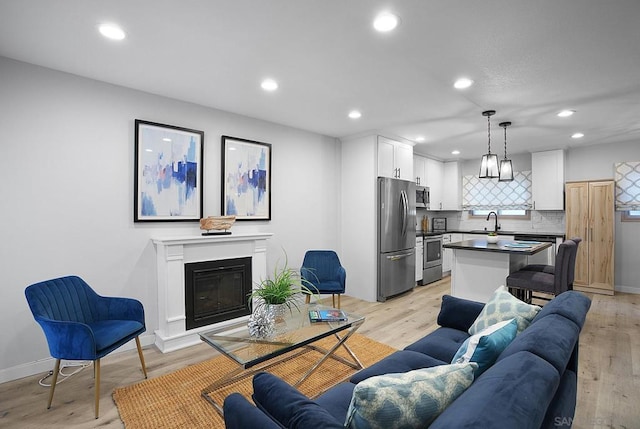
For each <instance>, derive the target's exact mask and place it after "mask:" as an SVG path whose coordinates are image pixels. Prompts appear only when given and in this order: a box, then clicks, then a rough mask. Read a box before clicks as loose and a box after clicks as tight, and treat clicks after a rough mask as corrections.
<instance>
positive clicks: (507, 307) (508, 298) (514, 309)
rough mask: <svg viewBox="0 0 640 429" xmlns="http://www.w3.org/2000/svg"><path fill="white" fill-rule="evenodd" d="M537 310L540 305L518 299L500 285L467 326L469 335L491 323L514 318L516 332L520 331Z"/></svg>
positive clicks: (525, 326)
mask: <svg viewBox="0 0 640 429" xmlns="http://www.w3.org/2000/svg"><path fill="white" fill-rule="evenodd" d="M539 311H540V307H538V306H537V305H531V304H527V303H526V302H522V301H520V300H519V299H518V298H516V297H515V296H513V295H511V294H510V293H509V290H508V289H507V288H506V287H505V286H500V287H499V288H498V289H496V290H495V292H493V296H492V297H491V299H490V300H489V302H487V303H486V304H485V306H484V308H483V309H482V312H480V315H479V316H478V318H477V319H476V321H475V322H473V325H471V328H469V335H475V334H477V333H478V332H480V331H482V330H484V329H486V328H488V327H489V326H491V325H495V324H496V323H498V322H502V321H503V320H510V319H514V318H515V319H516V323H517V324H518V333H520V332H522V331H524V330H525V329H526V328H527V326H529V324H530V323H531V321H532V320H533V318H534V317H536V315H537V314H538V312H539Z"/></svg>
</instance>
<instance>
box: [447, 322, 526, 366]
mask: <svg viewBox="0 0 640 429" xmlns="http://www.w3.org/2000/svg"><path fill="white" fill-rule="evenodd" d="M517 333H518V324H517V323H516V319H511V320H505V321H503V322H499V323H496V324H495V325H491V326H489V327H488V328H487V329H485V330H484V331H482V332H479V333H477V334H475V335H472V336H470V337H469V338H467V339H466V340H465V342H464V343H462V345H461V346H460V348H459V349H458V351H457V352H456V354H455V356H454V357H453V359H452V360H451V363H468V362H475V363H477V364H478V369H476V370H475V374H474V376H475V378H478V376H479V375H480V374H482V373H483V372H485V371H486V370H487V369H488V368H489V367H490V366H491V365H493V363H494V362H495V361H496V359H497V358H498V356H500V353H502V352H503V351H504V349H506V348H507V346H508V345H509V344H510V343H511V341H513V339H514V338H515V337H516V334H517Z"/></svg>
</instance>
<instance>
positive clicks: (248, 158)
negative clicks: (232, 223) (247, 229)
mask: <svg viewBox="0 0 640 429" xmlns="http://www.w3.org/2000/svg"><path fill="white" fill-rule="evenodd" d="M222 214H223V216H228V215H235V216H236V219H237V220H270V219H271V145H270V144H269V143H260V142H257V141H253V140H245V139H240V138H237V137H229V136H222Z"/></svg>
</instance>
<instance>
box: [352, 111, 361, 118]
mask: <svg viewBox="0 0 640 429" xmlns="http://www.w3.org/2000/svg"><path fill="white" fill-rule="evenodd" d="M361 116H362V113H360V112H359V111H357V110H352V111H351V112H349V117H350V118H351V119H358V118H360V117H361Z"/></svg>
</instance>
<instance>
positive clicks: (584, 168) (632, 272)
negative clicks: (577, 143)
mask: <svg viewBox="0 0 640 429" xmlns="http://www.w3.org/2000/svg"><path fill="white" fill-rule="evenodd" d="M566 161H567V170H566V174H565V178H566V180H567V181H574V180H600V179H609V180H611V179H614V178H615V177H614V167H613V165H614V164H615V163H616V162H621V161H640V142H638V141H637V140H636V141H629V142H626V143H617V144H610V145H609V144H606V145H594V146H585V147H582V148H577V149H571V150H569V151H568V153H567V159H566ZM615 229H616V247H615V255H614V257H615V284H616V290H619V291H623V292H633V293H640V265H639V264H638V255H640V222H621V220H620V212H616V224H615Z"/></svg>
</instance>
